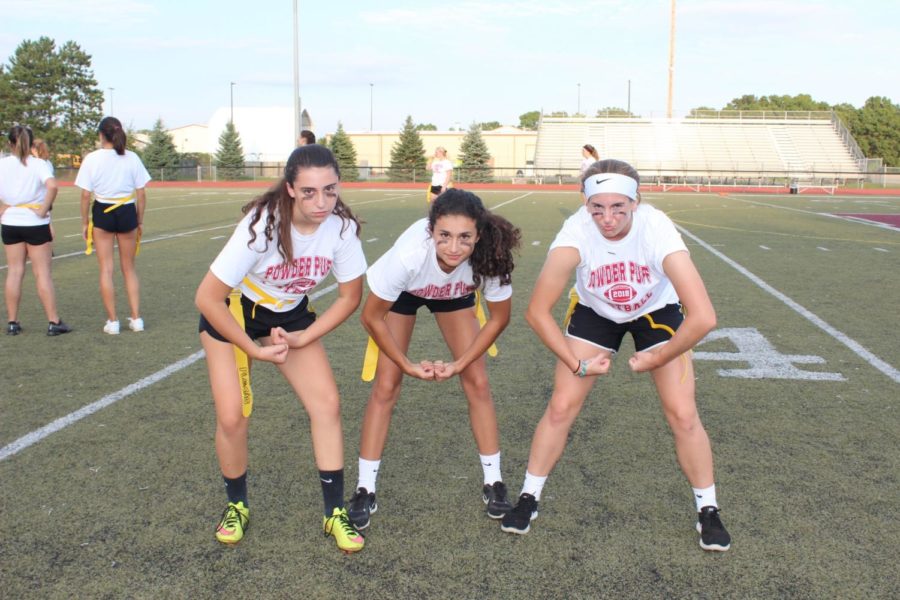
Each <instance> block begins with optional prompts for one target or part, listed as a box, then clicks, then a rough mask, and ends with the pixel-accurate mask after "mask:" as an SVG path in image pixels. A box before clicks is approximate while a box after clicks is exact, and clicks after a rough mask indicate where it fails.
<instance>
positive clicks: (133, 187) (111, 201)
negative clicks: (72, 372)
mask: <svg viewBox="0 0 900 600" xmlns="http://www.w3.org/2000/svg"><path fill="white" fill-rule="evenodd" d="M98 129H99V138H100V149H99V150H94V151H93V152H91V153H90V154H88V155H87V156H85V157H84V160H83V161H82V162H81V167H80V168H79V169H78V175H77V177H76V178H75V185H76V186H78V187H79V188H81V225H82V232H81V233H82V237H84V239H85V240H86V241H87V244H88V249H87V254H90V253H91V252H92V246H96V248H97V262H98V263H99V265H100V297H101V299H102V300H103V308H104V309H105V311H106V324H105V325H104V326H103V331H104V332H105V333H108V334H111V335H117V334H118V333H119V317H118V316H117V313H116V290H115V287H114V285H113V270H114V269H115V263H114V256H113V245H114V243H116V242H117V243H118V246H119V265H120V266H121V269H122V277H123V279H124V280H125V292H126V294H127V295H128V306H129V308H130V309H131V316H130V317H129V318H128V328H129V329H131V330H132V331H143V330H144V320H143V319H142V318H141V312H140V280H139V279H138V274H137V270H136V268H135V257H136V256H137V251H138V244H139V243H140V236H141V234H142V232H143V222H144V207H145V205H146V203H147V196H146V193H145V191H144V188H145V187H146V185H147V183H149V181H150V174H149V173H147V169H146V168H144V163H142V162H141V159H140V158H139V157H138V155H137V154H135V153H134V152H132V151H131V150H126V149H125V143H126V137H125V131H124V130H123V129H122V123H120V122H119V120H118V119H116V118H115V117H106V118H104V119H103V120H102V121H100V126H99V128H98ZM91 195H93V197H94V202H93V204H91Z"/></svg>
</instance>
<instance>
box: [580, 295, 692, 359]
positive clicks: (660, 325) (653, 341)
mask: <svg viewBox="0 0 900 600" xmlns="http://www.w3.org/2000/svg"><path fill="white" fill-rule="evenodd" d="M682 321H684V314H683V313H682V312H681V304H667V305H665V306H663V307H662V308H660V309H657V310H655V311H653V312H652V313H649V314H646V315H643V316H641V317H638V318H637V319H635V320H633V321H627V322H625V323H616V322H615V321H610V320H609V319H607V318H606V317H601V316H600V315H598V314H597V313H595V312H594V311H593V310H591V309H590V308H589V307H587V306H585V305H584V304H580V303H579V304H576V305H575V311H574V312H573V313H572V318H571V319H570V320H569V327H568V328H567V329H566V335H568V336H569V337H573V338H576V339H579V340H582V341H585V342H587V343H589V344H592V345H594V346H598V347H600V348H605V349H606V350H609V351H610V352H612V353H613V354H615V353H616V352H618V351H619V346H620V345H621V344H622V338H623V337H625V333H631V337H632V339H634V348H635V350H637V351H642V350H648V349H650V348H652V347H654V346H658V345H659V344H662V343H664V342H668V341H669V340H670V339H672V336H673V335H675V332H676V331H677V330H678V327H680V326H681V323H682ZM654 325H655V327H654Z"/></svg>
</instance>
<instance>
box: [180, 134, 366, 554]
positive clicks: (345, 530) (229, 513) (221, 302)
mask: <svg viewBox="0 0 900 600" xmlns="http://www.w3.org/2000/svg"><path fill="white" fill-rule="evenodd" d="M244 212H245V213H246V216H245V217H244V218H243V219H242V220H241V222H240V223H239V224H238V226H237V229H235V231H234V234H233V235H232V236H231V239H230V240H229V241H228V243H227V244H226V245H225V248H224V249H223V250H222V251H221V252H220V253H219V256H218V257H217V258H216V259H215V261H213V263H212V265H211V266H210V269H209V272H208V273H207V274H206V277H205V278H204V279H203V281H202V282H201V283H200V287H199V288H198V289H197V295H196V304H197V308H199V309H200V313H201V317H200V340H201V342H202V344H203V349H204V350H205V351H206V362H207V366H208V368H209V380H210V384H211V386H212V394H213V401H214V403H215V408H216V454H217V455H218V458H219V467H220V468H221V470H222V476H223V478H224V479H225V489H226V493H227V495H228V504H227V506H226V508H225V511H224V512H223V513H222V518H221V520H220V521H219V524H218V527H217V528H216V538H217V539H218V540H219V541H220V542H222V543H225V544H235V543H237V542H239V541H240V540H241V538H242V537H243V535H244V531H245V530H246V529H247V526H248V523H249V519H250V511H249V508H248V503H247V431H248V426H249V418H248V417H249V415H250V408H251V407H252V396H251V395H250V394H251V390H250V387H249V376H250V362H251V361H252V360H264V361H268V362H272V363H275V365H276V366H277V367H278V369H279V370H280V371H281V374H282V375H283V376H284V378H285V379H286V380H287V381H288V383H289V384H290V385H291V387H292V388H293V389H294V392H296V394H297V396H298V397H299V399H300V402H301V404H302V405H303V408H304V409H306V413H307V415H309V422H310V430H311V438H312V445H313V454H314V455H315V461H316V465H317V466H318V468H319V479H320V480H321V484H322V495H323V498H324V503H325V516H324V521H323V523H324V529H325V533H326V534H328V535H332V536H334V538H335V540H336V542H337V545H338V547H339V548H340V549H341V550H343V551H345V552H355V551H358V550H361V549H362V547H363V543H364V540H363V538H362V536H361V535H360V534H359V532H358V531H356V529H355V528H354V527H353V525H352V524H351V523H350V521H349V520H348V519H347V512H346V509H345V508H344V446H343V443H344V437H343V433H342V429H341V410H340V399H339V397H338V389H337V384H336V383H335V380H334V375H333V374H332V371H331V365H330V364H329V361H328V356H327V355H326V354H325V349H324V347H323V346H322V337H323V336H325V335H326V334H327V333H328V332H330V331H331V330H333V329H334V328H336V327H337V326H338V325H340V324H341V323H343V322H344V321H345V320H346V319H347V317H349V316H350V315H351V314H352V313H353V311H355V310H356V308H357V307H358V306H359V302H360V299H361V298H362V276H363V274H364V273H365V271H366V259H365V256H364V255H363V251H362V245H361V243H360V241H359V221H357V219H356V218H355V217H354V216H353V214H352V213H351V212H350V209H349V208H348V207H347V206H346V205H345V204H344V203H343V202H342V201H341V198H340V169H339V168H338V164H337V161H336V160H335V158H334V155H333V154H332V153H331V150H329V149H328V148H327V147H325V146H320V145H316V144H312V145H306V146H300V147H299V148H297V149H296V150H294V151H293V153H291V155H290V158H288V161H287V165H286V166H285V169H284V178H283V179H282V180H281V181H280V182H279V183H277V184H276V185H275V186H274V187H272V188H271V189H270V190H269V191H268V192H266V193H265V194H263V195H262V196H260V197H258V198H256V199H255V200H253V201H252V202H250V203H249V204H247V205H246V206H245V207H244ZM329 273H333V274H334V277H335V279H336V280H337V284H338V292H337V298H336V299H335V300H334V302H333V303H332V304H331V306H330V307H328V309H326V310H325V311H324V312H322V313H321V314H320V315H318V316H317V315H316V314H315V313H312V312H311V311H310V310H309V308H308V306H309V299H308V297H307V294H309V293H310V292H311V291H312V289H313V288H315V287H316V286H317V285H318V284H319V283H320V282H321V281H322V280H324V279H325V278H326V277H327V276H328V274H329ZM234 288H237V289H238V290H239V293H236V292H235V293H232V290H233V289H234ZM226 299H227V301H226ZM254 341H256V342H258V343H259V345H257V344H256V343H254Z"/></svg>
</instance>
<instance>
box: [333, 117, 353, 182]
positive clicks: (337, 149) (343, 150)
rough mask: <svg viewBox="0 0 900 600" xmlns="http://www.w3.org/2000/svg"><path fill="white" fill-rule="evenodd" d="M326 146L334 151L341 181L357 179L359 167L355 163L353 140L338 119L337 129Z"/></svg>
mask: <svg viewBox="0 0 900 600" xmlns="http://www.w3.org/2000/svg"><path fill="white" fill-rule="evenodd" d="M328 142H329V144H328V147H329V148H331V151H332V152H334V157H335V158H336V159H337V162H338V166H339V167H340V168H341V180H342V181H359V168H358V167H357V164H356V148H354V147H353V141H352V140H351V139H350V136H349V135H347V133H346V132H345V131H344V126H343V125H342V124H341V122H340V121H338V126H337V131H335V132H334V135H333V136H331V139H330V140H328Z"/></svg>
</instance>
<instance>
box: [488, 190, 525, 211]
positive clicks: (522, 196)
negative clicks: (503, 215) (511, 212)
mask: <svg viewBox="0 0 900 600" xmlns="http://www.w3.org/2000/svg"><path fill="white" fill-rule="evenodd" d="M530 195H531V192H528V193H527V194H522V195H521V196H516V197H515V198H513V199H512V200H507V201H506V202H501V203H500V204H498V205H497V206H492V207H491V210H497V209H498V208H500V207H501V206H506V205H507V204H509V203H510V202H515V201H516V200H521V199H522V198H527V197H528V196H530Z"/></svg>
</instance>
